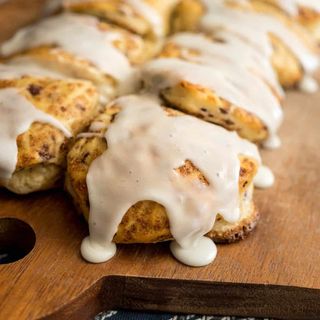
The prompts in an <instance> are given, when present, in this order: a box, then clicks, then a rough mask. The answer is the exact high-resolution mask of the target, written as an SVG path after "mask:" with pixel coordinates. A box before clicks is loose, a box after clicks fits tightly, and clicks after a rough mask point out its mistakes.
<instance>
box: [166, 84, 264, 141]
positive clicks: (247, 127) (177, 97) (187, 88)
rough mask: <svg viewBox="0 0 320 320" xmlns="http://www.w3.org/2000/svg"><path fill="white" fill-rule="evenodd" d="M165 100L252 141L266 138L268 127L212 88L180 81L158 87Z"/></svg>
mask: <svg viewBox="0 0 320 320" xmlns="http://www.w3.org/2000/svg"><path fill="white" fill-rule="evenodd" d="M160 96H161V97H162V98H163V99H164V101H165V102H166V104H168V105H169V106H171V107H173V108H175V109H178V110H180V111H182V112H185V113H187V114H191V115H194V116H196V117H198V118H200V119H203V120H205V121H208V122H211V123H215V124H218V125H221V126H223V127H224V128H226V129H228V130H230V131H237V132H238V134H239V135H240V136H241V137H243V138H246V139H248V140H250V141H252V142H256V143H260V142H262V141H264V140H265V139H267V137H268V129H267V127H266V126H265V124H264V123H263V122H262V120H261V119H259V118H258V117H257V116H255V115H254V114H252V113H250V112H249V111H246V110H245V109H243V108H241V107H239V106H235V105H233V104H231V103H230V102H228V101H226V100H225V99H223V98H221V97H220V96H218V95H217V94H216V93H215V92H213V91H212V90H209V89H207V88H204V87H201V86H199V85H196V84H193V83H190V82H187V81H180V82H179V83H178V84H177V85H175V86H172V87H169V88H165V89H163V90H161V91H160Z"/></svg>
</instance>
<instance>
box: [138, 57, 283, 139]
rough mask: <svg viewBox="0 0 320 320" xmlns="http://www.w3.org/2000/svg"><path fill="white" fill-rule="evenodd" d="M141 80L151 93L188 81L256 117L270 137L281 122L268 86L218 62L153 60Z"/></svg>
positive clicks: (280, 111) (230, 66) (274, 99)
mask: <svg viewBox="0 0 320 320" xmlns="http://www.w3.org/2000/svg"><path fill="white" fill-rule="evenodd" d="M142 78H143V79H144V82H145V84H146V87H147V88H148V89H152V90H155V91H159V90H162V89H164V88H167V87H171V86H174V85H176V84H177V83H179V82H180V81H182V80H184V81H188V82H190V83H193V84H197V85H201V86H203V87H205V88H209V89H211V90H212V91H214V92H216V93H217V95H218V96H220V97H222V98H224V99H225V100H227V101H229V102H231V103H233V104H234V105H236V106H238V107H241V108H243V109H245V110H247V111H250V112H252V113H253V114H255V115H257V116H258V117H259V118H260V119H261V120H262V121H263V122H264V123H265V124H266V125H267V127H268V130H269V134H270V136H274V135H276V132H277V130H278V128H279V126H280V124H281V122H282V118H283V113H282V108H281V105H280V102H279V101H278V100H277V98H276V97H275V96H274V95H273V94H272V92H271V90H270V89H269V87H268V86H267V85H266V84H265V83H264V82H262V81H259V79H257V77H255V76H254V75H252V74H251V73H250V72H247V70H246V69H245V68H241V67H240V66H238V65H235V64H231V63H229V62H228V61H223V60H221V59H217V60H212V61H211V62H210V65H205V66H203V65H198V64H194V63H190V62H186V61H182V60H179V59H157V60H153V61H151V62H149V63H147V64H145V65H144V66H143V67H142Z"/></svg>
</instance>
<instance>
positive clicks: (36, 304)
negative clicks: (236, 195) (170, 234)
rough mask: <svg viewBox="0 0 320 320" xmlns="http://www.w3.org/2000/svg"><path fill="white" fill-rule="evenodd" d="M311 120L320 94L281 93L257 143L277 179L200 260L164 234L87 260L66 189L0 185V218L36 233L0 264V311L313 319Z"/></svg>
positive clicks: (316, 149)
mask: <svg viewBox="0 0 320 320" xmlns="http://www.w3.org/2000/svg"><path fill="white" fill-rule="evenodd" d="M13 2H19V1H13ZM20 2H21V1H20ZM29 3H30V2H29V1H28V4H29ZM8 5H9V4H8ZM2 9H3V6H0V20H1V22H3V21H4V17H5V16H4V15H3V11H2ZM11 9H12V8H11ZM11 9H10V10H11ZM20 9H21V8H20ZM36 12H39V11H37V10H36ZM19 16H20V17H22V16H23V14H22V15H21V12H20V15H18V14H16V13H15V16H14V17H15V18H14V19H16V20H17V21H13V22H12V23H14V24H20V23H21V22H22V20H23V19H24V18H23V19H22V18H21V20H20V18H19ZM11 17H13V16H10V19H13V18H11ZM31 19H32V18H31ZM6 21H10V20H7V19H6ZM23 21H24V20H23ZM10 28H11V27H10ZM7 30H9V29H6V32H4V31H3V30H2V31H1V36H0V38H2V39H3V38H5V37H6V36H7V32H10V31H7ZM10 30H13V29H10ZM319 119H320V93H318V94H316V95H313V96H307V95H303V94H300V93H290V94H289V97H288V99H287V101H286V106H285V123H284V126H283V127H282V129H281V132H280V135H281V137H282V140H283V147H282V148H281V149H280V150H278V151H273V152H271V151H265V152H263V156H264V159H265V162H266V164H268V165H269V166H270V167H271V168H272V169H273V170H274V172H275V174H276V177H277V181H276V184H275V186H274V188H272V189H269V190H266V191H257V192H256V199H257V201H256V202H257V205H258V207H259V208H260V212H261V221H260V223H259V225H258V228H257V230H255V231H254V232H253V233H252V235H250V236H249V238H248V239H246V240H244V241H242V242H239V243H235V244H231V245H224V246H223V245H220V246H218V256H217V259H216V260H215V262H214V263H213V264H211V265H209V266H207V267H203V268H191V267H187V266H184V265H182V264H180V263H179V262H177V261H176V260H175V259H174V258H173V257H172V256H171V254H170V251H169V248H168V244H167V243H163V244H156V245H127V246H119V250H118V253H117V255H116V257H115V258H114V259H113V260H111V261H109V262H107V263H103V264H99V265H93V264H88V263H86V262H84V261H83V260H82V259H81V257H80V254H79V247H80V243H81V240H82V238H83V237H84V236H85V235H86V234H87V226H86V224H85V222H84V221H83V220H82V219H81V218H79V216H77V214H76V213H75V210H74V208H73V206H72V204H71V201H70V199H69V197H68V196H67V195H66V194H65V193H63V192H62V191H53V192H46V193H39V194H33V195H29V196H20V197H18V196H16V195H13V194H11V193H9V192H7V191H5V190H0V217H17V218H19V219H22V220H24V221H26V222H28V223H29V224H30V225H31V226H32V227H33V229H34V230H35V232H36V236H37V240H36V245H35V248H34V249H33V250H32V251H31V253H30V254H29V255H28V256H26V257H25V258H24V259H22V260H19V261H17V262H14V263H11V264H7V265H0V319H38V318H46V319H91V318H92V317H93V315H95V314H96V313H98V312H99V311H102V310H104V309H108V308H132V309H149V310H163V311H172V312H190V313H202V314H221V315H224V314H228V315H240V316H271V317H276V318H286V319H319V315H320V255H319V252H320V214H319V212H320V201H319V200H320V199H319V198H320V181H319V178H320V126H319ZM17 236H20V235H17Z"/></svg>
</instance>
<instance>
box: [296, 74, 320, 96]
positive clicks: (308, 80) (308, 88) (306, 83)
mask: <svg viewBox="0 0 320 320" xmlns="http://www.w3.org/2000/svg"><path fill="white" fill-rule="evenodd" d="M299 88H300V90H301V91H303V92H306V93H315V92H317V91H318V90H319V84H318V82H317V80H316V79H314V78H312V77H310V76H309V75H305V76H304V77H303V79H302V81H301V82H300V84H299Z"/></svg>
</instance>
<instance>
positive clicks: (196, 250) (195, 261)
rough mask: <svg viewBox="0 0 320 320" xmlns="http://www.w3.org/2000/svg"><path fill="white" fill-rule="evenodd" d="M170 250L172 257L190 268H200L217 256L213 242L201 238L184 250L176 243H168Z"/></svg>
mask: <svg viewBox="0 0 320 320" xmlns="http://www.w3.org/2000/svg"><path fill="white" fill-rule="evenodd" d="M170 249H171V252H172V254H173V255H174V257H175V258H176V259H177V260H179V261H180V262H182V263H184V264H186V265H188V266H191V267H202V266H206V265H208V264H210V263H211V262H212V261H213V260H214V259H215V257H216V255H217V247H216V245H215V244H214V242H213V241H212V240H211V239H209V238H207V237H201V238H199V239H198V240H197V243H195V244H194V246H193V247H191V248H189V247H187V248H184V247H181V246H180V245H179V243H178V242H177V241H172V242H171V243H170Z"/></svg>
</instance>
